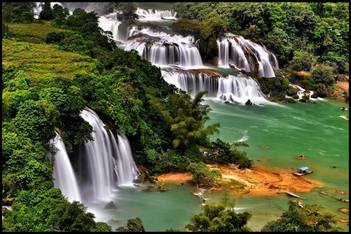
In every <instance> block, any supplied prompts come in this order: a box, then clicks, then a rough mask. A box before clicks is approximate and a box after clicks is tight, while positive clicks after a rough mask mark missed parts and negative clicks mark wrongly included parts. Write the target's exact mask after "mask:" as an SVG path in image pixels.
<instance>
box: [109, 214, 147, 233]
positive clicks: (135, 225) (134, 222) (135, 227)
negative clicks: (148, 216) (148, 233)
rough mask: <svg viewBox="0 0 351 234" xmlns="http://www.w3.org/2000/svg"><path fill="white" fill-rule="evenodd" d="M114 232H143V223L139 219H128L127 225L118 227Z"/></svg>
mask: <svg viewBox="0 0 351 234" xmlns="http://www.w3.org/2000/svg"><path fill="white" fill-rule="evenodd" d="M116 232H145V228H144V225H143V222H142V221H141V219H140V218H139V217H136V218H134V219H128V222H127V225H125V226H122V227H119V228H117V229H116Z"/></svg>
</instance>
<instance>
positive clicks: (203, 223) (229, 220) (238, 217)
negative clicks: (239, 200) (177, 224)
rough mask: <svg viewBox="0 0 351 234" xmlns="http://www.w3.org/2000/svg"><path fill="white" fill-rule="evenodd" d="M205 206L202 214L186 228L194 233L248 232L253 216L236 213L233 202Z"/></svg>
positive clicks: (195, 216) (245, 213) (193, 218)
mask: <svg viewBox="0 0 351 234" xmlns="http://www.w3.org/2000/svg"><path fill="white" fill-rule="evenodd" d="M224 201H225V203H223V202H222V204H217V205H216V204H210V205H205V206H204V207H203V208H202V210H203V211H202V212H201V213H200V214H197V215H194V216H193V217H192V218H191V222H190V224H187V225H186V226H185V228H187V229H188V230H190V231H193V232H248V231H250V229H249V228H248V227H247V226H246V225H247V221H248V219H249V218H250V217H251V215H250V214H249V213H248V212H244V213H239V214H237V213H235V211H234V207H233V206H232V205H233V202H228V199H224Z"/></svg>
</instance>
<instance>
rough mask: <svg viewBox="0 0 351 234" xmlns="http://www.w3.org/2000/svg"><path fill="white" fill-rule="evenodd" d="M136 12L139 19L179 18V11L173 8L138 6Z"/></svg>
mask: <svg viewBox="0 0 351 234" xmlns="http://www.w3.org/2000/svg"><path fill="white" fill-rule="evenodd" d="M135 13H136V14H137V15H138V17H139V19H138V20H139V21H160V20H176V19H177V12H175V11H173V10H158V9H142V8H137V10H136V12H135Z"/></svg>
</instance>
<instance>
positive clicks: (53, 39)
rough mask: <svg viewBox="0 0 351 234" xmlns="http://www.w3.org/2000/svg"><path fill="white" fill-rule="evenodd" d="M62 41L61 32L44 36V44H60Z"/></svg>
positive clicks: (63, 35) (62, 34)
mask: <svg viewBox="0 0 351 234" xmlns="http://www.w3.org/2000/svg"><path fill="white" fill-rule="evenodd" d="M63 39H65V33H63V32H50V33H48V34H47V35H46V38H45V42H46V43H60V42H61V41H62V40H63Z"/></svg>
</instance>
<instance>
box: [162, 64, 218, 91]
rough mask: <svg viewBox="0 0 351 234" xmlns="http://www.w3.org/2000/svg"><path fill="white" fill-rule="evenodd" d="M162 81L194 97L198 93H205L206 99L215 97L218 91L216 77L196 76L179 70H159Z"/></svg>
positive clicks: (201, 74) (198, 74) (200, 74)
mask: <svg viewBox="0 0 351 234" xmlns="http://www.w3.org/2000/svg"><path fill="white" fill-rule="evenodd" d="M161 73H162V76H163V79H164V80H165V81H166V82H167V83H169V84H173V85H175V86H176V87H177V88H179V89H181V90H184V91H186V92H188V93H190V94H191V95H192V96H195V95H196V94H197V93H199V92H200V91H206V92H207V94H206V97H216V96H217V91H218V77H213V76H210V75H208V74H206V73H202V72H199V73H197V74H195V73H192V72H189V71H180V70H176V71H174V70H167V71H166V70H161Z"/></svg>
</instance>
